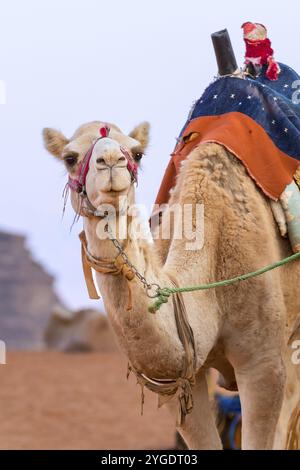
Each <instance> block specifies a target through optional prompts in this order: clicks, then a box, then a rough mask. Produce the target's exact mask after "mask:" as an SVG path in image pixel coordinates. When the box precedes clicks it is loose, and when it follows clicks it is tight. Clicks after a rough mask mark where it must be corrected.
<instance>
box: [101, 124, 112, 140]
mask: <svg viewBox="0 0 300 470" xmlns="http://www.w3.org/2000/svg"><path fill="white" fill-rule="evenodd" d="M109 131H110V128H109V127H108V126H102V127H100V129H99V134H100V136H101V137H102V138H104V137H108V135H109Z"/></svg>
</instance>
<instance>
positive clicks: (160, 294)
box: [149, 253, 300, 313]
mask: <svg viewBox="0 0 300 470" xmlns="http://www.w3.org/2000/svg"><path fill="white" fill-rule="evenodd" d="M298 258H300V253H295V254H294V255H291V256H288V257H287V258H284V259H283V260H281V261H277V263H273V264H269V265H268V266H265V267H264V268H261V269H259V270H258V271H253V272H251V273H247V274H242V275H241V276H237V277H234V278H232V279H227V280H225V281H219V282H212V283H209V284H201V285H200V286H190V287H189V286H187V287H164V288H163V289H157V296H156V301H155V302H154V303H153V304H152V305H150V307H149V312H150V313H155V312H157V311H158V310H159V309H160V307H161V306H162V304H166V303H167V302H168V300H169V297H170V296H171V295H172V294H177V293H179V292H195V291H200V290H207V289H215V288H216V287H222V286H230V285H231V284H236V283H237V282H241V281H246V280H247V279H251V278H252V277H256V276H260V275H261V274H264V273H266V272H268V271H272V269H276V268H279V267H280V266H284V265H285V264H287V263H290V262H291V261H294V260H296V259H298Z"/></svg>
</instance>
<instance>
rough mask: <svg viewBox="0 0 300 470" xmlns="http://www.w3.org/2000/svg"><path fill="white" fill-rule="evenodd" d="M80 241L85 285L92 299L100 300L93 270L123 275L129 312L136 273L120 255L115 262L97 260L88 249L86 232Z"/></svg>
mask: <svg viewBox="0 0 300 470" xmlns="http://www.w3.org/2000/svg"><path fill="white" fill-rule="evenodd" d="M79 239H80V241H81V257H82V268H83V273H84V278H85V283H86V286H87V290H88V293H89V297H90V299H93V300H98V299H100V296H99V294H98V292H97V290H96V287H95V283H94V279H93V274H92V268H93V269H94V270H95V271H97V272H98V273H101V274H111V275H113V276H118V275H119V274H121V275H122V276H123V277H124V278H125V279H126V280H127V286H128V304H127V310H131V309H132V294H131V288H130V285H129V281H132V280H133V279H134V278H135V273H134V272H133V271H132V270H131V269H130V267H129V266H127V264H126V263H125V261H124V259H123V258H122V256H121V255H118V256H117V257H116V258H115V259H113V260H108V259H103V258H101V259H100V258H96V257H95V256H93V255H92V254H91V253H90V252H89V250H88V247H87V239H86V235H85V232H84V230H83V231H82V232H81V233H80V234H79Z"/></svg>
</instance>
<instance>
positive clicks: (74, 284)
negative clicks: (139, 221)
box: [0, 0, 300, 308]
mask: <svg viewBox="0 0 300 470" xmlns="http://www.w3.org/2000/svg"><path fill="white" fill-rule="evenodd" d="M0 6H1V10H0V11H1V15H0V26H1V27H0V44H1V46H0V79H1V80H4V81H5V83H6V88H7V101H6V104H5V105H1V106H0V155H1V180H2V181H1V193H2V195H1V198H0V208H1V220H0V228H1V229H5V230H12V231H14V232H21V233H24V234H26V235H27V236H28V244H29V247H30V249H31V250H32V251H33V253H34V256H35V258H36V259H38V260H40V261H42V262H43V264H44V265H45V266H46V268H47V270H48V271H49V272H50V273H52V274H54V275H55V276H56V279H57V283H56V287H57V291H58V293H59V295H60V296H61V297H62V298H63V300H64V301H65V302H66V303H67V304H68V305H70V306H72V307H76V308H77V307H80V306H85V305H91V304H93V302H91V301H89V300H88V297H87V293H86V289H85V284H84V280H83V276H82V272H81V263H80V246H79V241H78V237H77V234H78V233H79V231H80V229H81V226H82V224H81V222H79V223H78V224H77V225H76V226H75V227H74V228H73V231H72V232H71V233H70V232H69V227H70V223H71V220H72V218H73V213H72V210H71V208H70V207H69V208H68V210H67V215H66V217H65V219H64V221H63V222H62V221H61V214H62V198H61V194H62V190H63V187H64V185H65V182H66V175H65V172H64V170H63V167H62V165H60V164H59V163H57V162H56V161H55V159H54V158H53V157H51V156H50V155H48V154H47V153H46V151H45V150H44V149H43V145H42V139H41V130H42V128H43V127H45V126H49V127H57V128H59V129H60V130H62V131H63V132H64V133H65V134H66V135H67V136H70V135H71V134H72V133H73V131H74V130H75V128H76V127H77V126H78V125H80V124H82V123H84V122H87V121H90V120H96V119H97V120H98V119H99V120H104V121H112V122H115V123H116V124H117V125H118V126H120V127H121V128H122V129H123V130H124V131H126V132H129V131H130V130H131V129H132V128H133V127H134V126H135V125H136V124H137V123H139V122H140V121H143V120H148V121H150V123H151V125H152V132H151V136H152V138H151V146H150V148H149V150H148V152H147V156H146V157H145V158H144V164H143V171H142V172H141V174H140V177H139V188H138V191H137V199H138V202H140V203H145V204H147V205H148V206H149V207H150V205H151V203H152V202H153V200H154V198H155V195H156V192H157V189H158V186H159V184H160V181H161V178H162V175H163V171H164V168H165V167H166V165H167V162H168V159H169V154H170V152H171V151H172V149H173V147H174V143H175V139H174V138H175V136H176V135H177V134H178V132H179V130H180V128H181V127H182V125H183V124H184V121H185V119H186V116H187V113H188V111H189V108H190V106H191V104H192V102H193V100H195V99H196V98H198V97H199V95H200V94H201V93H202V91H203V89H204V88H205V87H206V86H207V85H208V84H209V82H210V81H211V80H212V78H213V77H214V75H215V73H216V63H215V58H214V54H213V50H212V45H211V40H210V34H211V33H212V32H215V31H218V30H220V29H223V28H224V27H227V28H228V30H229V32H230V35H231V39H232V42H233V45H234V49H235V52H236V56H237V59H238V61H239V62H240V63H242V61H243V60H242V59H243V54H244V45H243V41H242V31H241V29H240V27H241V24H242V23H244V22H245V21H254V22H260V23H264V24H265V25H266V26H267V27H268V29H269V36H270V38H271V40H272V42H273V47H274V49H275V53H276V58H277V59H278V60H279V61H282V62H285V63H288V64H289V65H290V66H291V67H293V68H295V69H296V70H298V72H299V70H300V55H299V50H298V49H299V48H298V42H299V28H298V22H299V10H300V6H299V0H293V1H291V0H287V1H285V2H274V1H270V0H265V1H264V2H262V1H261V0H259V1H258V0H252V1H251V2H246V1H245V2H238V1H237V0H226V1H224V0H223V1H222V0H214V1H212V2H201V1H199V0H198V1H196V0H185V1H182V0H151V1H143V0H115V1H111V0H110V1H103V0H43V1H39V0H26V2H25V1H21V0H18V1H16V0H10V1H9V2H8V1H4V0H0ZM0 262H1V260H0ZM94 305H95V303H94Z"/></svg>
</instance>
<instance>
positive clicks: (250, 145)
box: [156, 64, 300, 204]
mask: <svg viewBox="0 0 300 470" xmlns="http://www.w3.org/2000/svg"><path fill="white" fill-rule="evenodd" d="M280 67H281V73H280V75H279V79H278V80H277V81H269V80H268V79H267V78H266V77H265V70H264V69H263V70H262V73H261V75H260V76H259V77H258V78H256V79H252V78H245V79H243V78H235V77H222V78H219V79H217V80H216V81H214V82H213V83H212V84H211V85H210V86H209V87H208V88H207V89H206V90H205V92H204V94H203V95H202V96H201V98H200V99H199V100H198V101H197V102H196V103H195V105H194V107H193V108H192V110H191V112H190V114H189V117H188V120H187V122H186V123H185V125H184V127H183V129H182V131H181V133H180V136H179V139H178V144H177V146H176V148H175V150H174V152H173V154H172V156H171V157H172V158H171V160H170V162H169V165H168V167H167V169H166V172H165V175H164V178H163V181H162V183H161V187H160V190H159V193H158V195H157V198H156V204H163V203H166V202H168V199H169V192H170V189H171V188H172V187H173V186H174V184H175V178H176V174H177V173H178V171H179V168H180V163H181V161H182V160H183V159H185V158H186V157H187V155H188V154H189V153H190V152H191V151H192V150H193V148H195V147H196V146H197V145H200V144H201V143H207V142H215V143H219V144H221V145H223V146H224V147H226V148H227V149H228V151H230V152H231V153H233V154H234V155H235V156H236V157H237V158H238V159H239V160H241V161H242V162H243V164H244V165H245V167H246V169H247V171H248V173H249V175H250V176H251V177H252V178H253V179H254V180H255V182H256V184H257V185H258V186H259V187H260V188H261V189H262V191H263V192H264V193H265V194H266V195H267V196H268V197H270V198H272V199H274V200H277V199H278V198H279V196H280V195H281V194H282V192H283V191H284V189H285V188H286V186H287V185H288V184H290V183H291V182H292V181H293V176H294V174H295V172H296V170H297V168H298V166H299V165H300V104H297V100H298V99H299V102H300V77H299V75H298V74H297V73H296V72H295V71H294V70H292V69H291V68H290V67H288V66H286V65H284V64H280ZM298 90H299V92H298Z"/></svg>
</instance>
